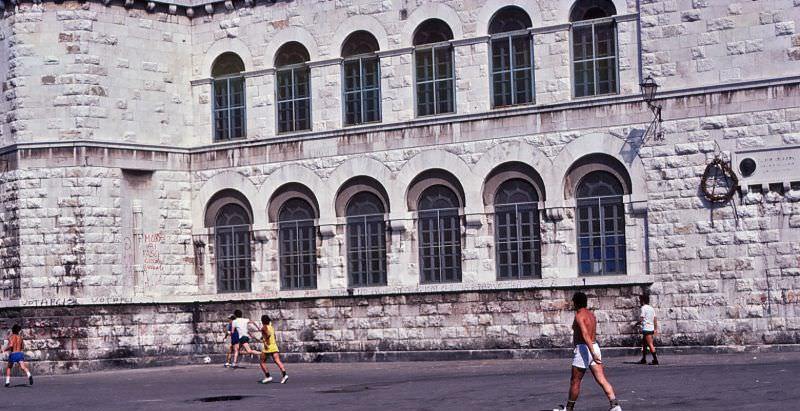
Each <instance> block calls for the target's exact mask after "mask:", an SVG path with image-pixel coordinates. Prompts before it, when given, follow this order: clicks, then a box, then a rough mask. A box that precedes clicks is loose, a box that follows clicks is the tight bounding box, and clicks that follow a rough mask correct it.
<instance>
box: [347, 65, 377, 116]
mask: <svg viewBox="0 0 800 411" xmlns="http://www.w3.org/2000/svg"><path fill="white" fill-rule="evenodd" d="M379 73H380V63H379V60H378V58H377V57H368V58H367V57H365V58H356V59H350V60H345V62H344V102H345V104H344V110H345V111H344V122H345V125H348V126H349V125H355V124H363V123H371V122H376V121H380V120H381V111H380V107H381V106H380V74H379Z"/></svg>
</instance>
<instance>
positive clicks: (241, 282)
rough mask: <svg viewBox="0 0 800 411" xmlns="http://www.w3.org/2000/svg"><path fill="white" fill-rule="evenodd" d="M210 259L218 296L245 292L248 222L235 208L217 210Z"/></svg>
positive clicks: (248, 255) (248, 261)
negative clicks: (222, 293)
mask: <svg viewBox="0 0 800 411" xmlns="http://www.w3.org/2000/svg"><path fill="white" fill-rule="evenodd" d="M214 244H215V250H214V257H215V261H216V266H217V290H218V291H219V292H249V291H250V283H251V273H250V219H249V217H248V214H247V212H246V211H245V210H244V209H243V208H242V207H241V206H239V205H236V204H228V205H226V206H224V207H222V209H220V211H219V213H218V214H217V219H216V221H215V224H214Z"/></svg>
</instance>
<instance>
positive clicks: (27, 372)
mask: <svg viewBox="0 0 800 411" xmlns="http://www.w3.org/2000/svg"><path fill="white" fill-rule="evenodd" d="M19 368H22V371H25V374H27V375H28V377H30V376H31V372H30V370H28V367H26V366H25V361H20V362H19Z"/></svg>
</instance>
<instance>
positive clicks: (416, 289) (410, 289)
mask: <svg viewBox="0 0 800 411" xmlns="http://www.w3.org/2000/svg"><path fill="white" fill-rule="evenodd" d="M652 283H653V277H651V276H646V275H631V276H626V275H618V276H606V277H600V276H598V277H579V278H578V277H574V278H548V279H537V280H512V281H496V282H489V283H447V284H421V285H414V286H386V287H364V288H353V289H334V290H303V291H279V292H278V293H279V295H278V296H261V297H259V296H255V295H253V293H247V294H205V295H203V294H199V295H187V296H165V297H159V298H152V297H143V296H132V297H53V298H40V299H27V300H26V299H21V300H11V301H0V308H43V307H75V306H109V305H153V304H192V303H216V302H252V301H276V300H304V299H316V298H348V297H383V296H398V295H414V294H442V293H462V292H479V291H521V290H537V289H565V288H567V289H569V288H590V287H591V288H598V287H601V288H608V287H628V286H637V285H650V284H652Z"/></svg>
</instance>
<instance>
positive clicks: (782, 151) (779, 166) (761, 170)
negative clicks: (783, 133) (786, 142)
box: [732, 146, 800, 192]
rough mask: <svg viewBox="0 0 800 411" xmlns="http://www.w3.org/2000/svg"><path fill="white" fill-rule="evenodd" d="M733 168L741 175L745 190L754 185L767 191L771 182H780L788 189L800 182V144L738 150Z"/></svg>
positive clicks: (742, 187) (742, 186)
mask: <svg viewBox="0 0 800 411" xmlns="http://www.w3.org/2000/svg"><path fill="white" fill-rule="evenodd" d="M732 168H733V169H734V170H735V171H736V174H737V175H738V176H739V187H740V188H741V190H742V191H743V192H746V191H749V187H752V186H761V188H762V190H764V191H766V190H769V186H770V185H771V184H780V185H781V186H783V187H784V189H785V190H788V189H789V186H790V184H791V183H797V182H800V146H785V147H772V148H763V149H757V150H742V151H737V152H735V153H734V155H733V164H732Z"/></svg>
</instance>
